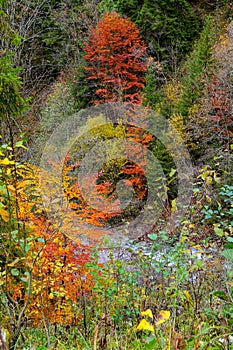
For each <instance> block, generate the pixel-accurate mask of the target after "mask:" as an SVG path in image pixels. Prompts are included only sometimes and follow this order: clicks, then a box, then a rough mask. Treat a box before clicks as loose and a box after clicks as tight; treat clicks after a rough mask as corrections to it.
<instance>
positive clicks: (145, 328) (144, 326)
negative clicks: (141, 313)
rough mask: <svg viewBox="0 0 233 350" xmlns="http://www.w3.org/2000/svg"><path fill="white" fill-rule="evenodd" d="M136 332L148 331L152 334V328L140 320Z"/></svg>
mask: <svg viewBox="0 0 233 350" xmlns="http://www.w3.org/2000/svg"><path fill="white" fill-rule="evenodd" d="M137 330H138V331H150V332H153V333H154V331H155V330H154V327H153V326H152V325H151V324H150V323H149V322H147V321H146V320H145V319H143V320H141V322H140V323H139V325H138V326H137Z"/></svg>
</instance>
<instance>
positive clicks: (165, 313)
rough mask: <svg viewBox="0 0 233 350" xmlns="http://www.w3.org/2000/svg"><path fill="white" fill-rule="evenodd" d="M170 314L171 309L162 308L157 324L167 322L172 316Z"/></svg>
mask: <svg viewBox="0 0 233 350" xmlns="http://www.w3.org/2000/svg"><path fill="white" fill-rule="evenodd" d="M170 314H171V313H170V311H167V310H161V311H160V312H159V316H158V321H157V322H156V323H155V324H156V326H158V325H160V324H162V323H164V322H166V321H167V320H168V319H169V318H170Z"/></svg>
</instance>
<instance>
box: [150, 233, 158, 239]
mask: <svg viewBox="0 0 233 350" xmlns="http://www.w3.org/2000/svg"><path fill="white" fill-rule="evenodd" d="M148 238H150V239H151V240H152V241H155V240H156V239H157V238H158V235H157V234H156V233H150V234H149V235H148Z"/></svg>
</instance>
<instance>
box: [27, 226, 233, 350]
mask: <svg viewBox="0 0 233 350" xmlns="http://www.w3.org/2000/svg"><path fill="white" fill-rule="evenodd" d="M151 238H152V241H153V243H152V244H151V247H150V254H146V253H145V250H144V249H143V246H142V245H140V246H136V248H135V249H132V250H131V251H130V252H128V254H129V255H128V257H129V258H128V259H123V260H122V259H120V258H119V257H118V258H117V257H116V254H115V253H116V250H115V253H114V254H113V252H111V249H109V250H108V261H107V262H106V263H105V264H104V265H101V264H99V262H98V249H100V248H96V249H95V250H94V251H93V252H92V256H93V259H92V260H91V262H89V263H87V264H86V269H87V273H88V274H91V275H92V276H93V279H94V285H93V289H92V293H91V295H89V296H88V298H87V297H85V293H84V294H83V297H82V300H81V303H80V301H77V304H76V312H77V313H78V314H79V319H78V320H77V323H76V324H72V325H59V324H56V325H54V324H52V323H51V324H49V334H50V337H49V339H48V337H47V338H46V336H45V333H44V330H43V327H42V325H41V326H39V327H37V328H31V327H28V328H27V330H26V331H24V332H23V334H24V337H25V342H24V347H23V349H25V350H26V349H37V350H39V349H40V350H42V349H161V350H162V349H233V329H232V327H233V279H232V277H233V274H232V262H233V259H232V254H231V253H232V249H233V239H232V238H228V242H227V244H226V245H225V249H224V250H223V251H222V252H220V253H218V251H217V249H214V248H213V247H212V248H211V249H209V248H207V247H205V246H204V245H202V246H201V245H195V244H194V243H192V242H190V241H189V239H188V236H187V234H186V233H185V230H183V233H182V235H181V238H180V240H179V241H178V242H177V243H176V244H174V245H173V246H166V247H164V245H163V247H162V245H161V243H159V240H158V236H157V235H155V234H151ZM160 238H161V241H160V242H164V241H165V240H166V239H168V238H167V237H166V235H165V234H164V233H163V232H162V233H161V237H160ZM119 256H120V255H119ZM28 322H30V320H28ZM48 342H49V345H48Z"/></svg>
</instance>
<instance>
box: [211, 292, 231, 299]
mask: <svg viewBox="0 0 233 350" xmlns="http://www.w3.org/2000/svg"><path fill="white" fill-rule="evenodd" d="M212 295H215V296H216V297H218V298H219V299H222V300H227V299H228V298H227V295H226V293H224V292H223V291H221V290H216V291H214V292H213V293H212Z"/></svg>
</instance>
